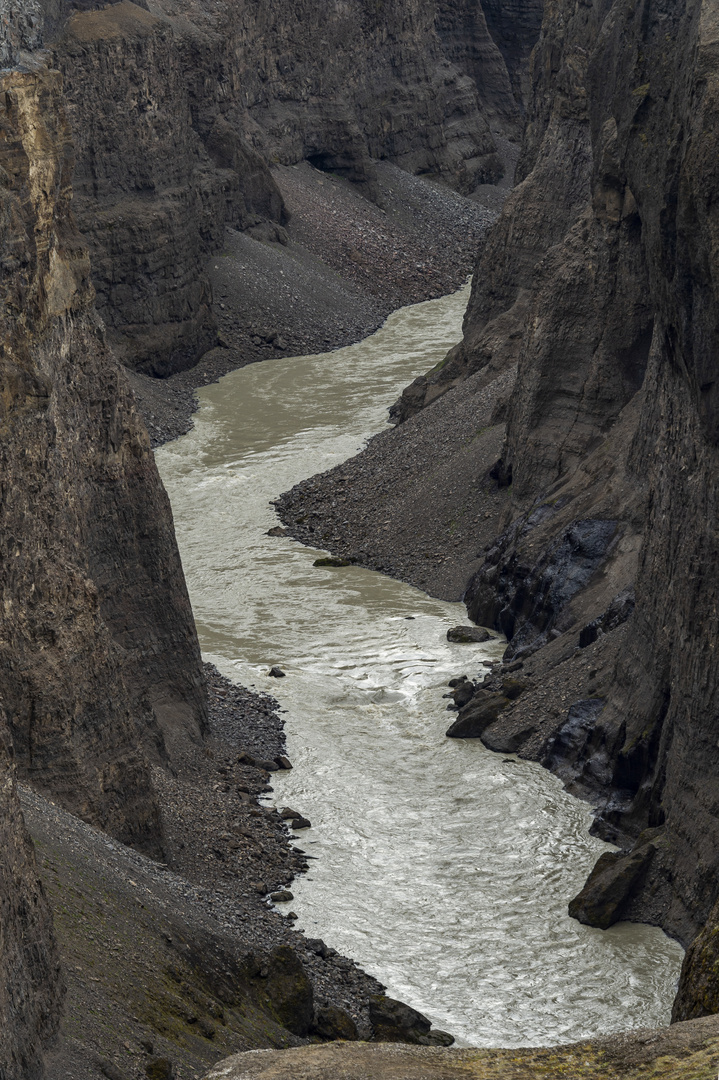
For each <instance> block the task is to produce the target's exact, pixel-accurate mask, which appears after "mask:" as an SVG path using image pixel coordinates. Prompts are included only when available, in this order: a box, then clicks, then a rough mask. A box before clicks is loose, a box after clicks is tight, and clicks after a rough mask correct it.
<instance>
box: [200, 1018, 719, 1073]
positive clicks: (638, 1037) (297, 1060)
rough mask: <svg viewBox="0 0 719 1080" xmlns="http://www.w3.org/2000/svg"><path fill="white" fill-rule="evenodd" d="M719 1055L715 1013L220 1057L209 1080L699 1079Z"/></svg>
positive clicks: (713, 1064) (310, 1047)
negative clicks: (570, 1033)
mask: <svg viewBox="0 0 719 1080" xmlns="http://www.w3.org/2000/svg"><path fill="white" fill-rule="evenodd" d="M718 1055H719V1033H718V1032H717V1020H716V1017H710V1018H707V1019H703V1020H694V1021H691V1022H690V1023H686V1024H675V1025H674V1026H673V1027H671V1028H665V1029H658V1030H656V1029H655V1030H651V1029H646V1028H645V1029H643V1030H639V1031H633V1032H629V1033H623V1034H621V1035H610V1036H608V1037H604V1038H601V1039H593V1040H591V1041H588V1042H582V1043H573V1044H570V1045H564V1046H555V1047H542V1048H540V1049H531V1048H527V1047H523V1048H521V1049H513V1050H496V1049H491V1050H490V1049H477V1048H476V1047H466V1048H461V1049H459V1048H455V1047H451V1048H449V1049H447V1048H444V1047H442V1048H440V1047H428V1046H397V1045H394V1046H393V1045H387V1044H385V1045H379V1046H375V1045H373V1044H372V1043H344V1044H343V1043H330V1044H329V1045H325V1046H302V1047H297V1048H295V1049H292V1050H282V1051H266V1052H264V1053H262V1054H236V1055H235V1056H234V1057H231V1058H226V1059H225V1060H224V1061H220V1062H218V1063H217V1065H215V1066H214V1067H213V1068H212V1069H210V1071H209V1072H208V1073H207V1075H206V1077H205V1080H295V1077H298V1076H302V1077H303V1080H325V1078H326V1077H330V1076H331V1077H342V1080H365V1078H366V1077H369V1076H371V1077H373V1078H375V1080H398V1078H400V1077H401V1078H402V1080H464V1078H465V1077H469V1078H473V1077H476V1078H477V1080H480V1078H481V1080H517V1078H518V1077H522V1080H535V1078H536V1080H539V1078H540V1077H546V1076H571V1077H582V1080H620V1078H621V1080H644V1078H645V1077H646V1078H648V1080H649V1078H651V1080H655V1078H656V1080H658V1078H659V1077H662V1078H664V1080H694V1077H699V1076H706V1077H710V1076H714V1073H715V1071H716V1062H717V1060H718Z"/></svg>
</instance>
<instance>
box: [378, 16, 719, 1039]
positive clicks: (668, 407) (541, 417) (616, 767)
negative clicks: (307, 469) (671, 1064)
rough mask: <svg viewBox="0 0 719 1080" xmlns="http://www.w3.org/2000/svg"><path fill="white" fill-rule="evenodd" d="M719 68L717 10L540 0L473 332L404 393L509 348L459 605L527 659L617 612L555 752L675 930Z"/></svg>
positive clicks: (709, 613) (682, 907) (413, 401)
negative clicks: (503, 423)
mask: <svg viewBox="0 0 719 1080" xmlns="http://www.w3.org/2000/svg"><path fill="white" fill-rule="evenodd" d="M718 76H719V23H718V22H717V18H716V12H715V10H714V6H713V5H712V4H710V3H708V2H702V0H688V2H683V0H663V2H661V3H657V4H650V3H642V4H638V5H635V4H631V5H626V4H623V3H619V2H616V3H609V2H607V0H594V2H593V3H589V4H587V3H581V4H579V3H575V2H574V0H560V2H557V3H552V4H549V5H547V7H546V10H545V16H544V23H543V28H542V34H541V38H540V41H539V44H538V46H537V48H536V50H535V52H534V55H533V64H532V81H533V98H532V104H531V107H530V111H529V116H528V124H527V130H526V134H525V140H524V146H523V151H522V155H521V159H520V165H519V176H520V183H519V184H518V186H517V187H516V189H515V190H514V192H513V193H512V195H511V196H510V198H509V199H508V201H507V204H506V207H505V210H504V212H503V215H502V217H501V219H500V221H499V222H498V224H497V226H496V227H495V228H494V230H493V231H492V233H491V234H490V236H489V239H488V241H487V243H486V245H485V247H484V250H483V252H482V253H481V257H480V261H479V265H478V270H477V273H476V275H475V280H474V287H473V293H472V300H471V303H470V306H469V310H468V313H467V318H466V322H465V333H464V340H463V342H462V344H461V346H460V347H459V348H458V349H457V350H455V351H454V353H453V354H451V355H450V357H449V359H448V362H447V363H446V364H445V365H444V367H443V368H442V369H441V370H440V371H438V372H435V373H433V374H431V375H430V376H429V377H428V379H426V380H425V381H424V383H420V384H418V385H415V387H414V388H412V389H410V391H408V392H406V393H405V395H404V399H403V401H402V403H401V404H400V408H399V412H400V418H401V417H402V416H403V415H410V414H411V413H412V412H413V411H416V409H417V408H418V407H421V406H422V405H423V404H426V403H427V402H428V401H430V400H431V399H432V398H433V397H435V396H437V395H438V394H441V393H445V392H446V391H447V390H448V389H449V388H451V386H452V385H456V383H457V382H458V381H461V380H462V379H464V378H466V376H467V375H468V374H469V373H472V372H475V371H481V370H486V371H487V372H488V373H489V372H491V371H492V369H493V365H494V366H496V367H500V366H501V365H502V364H504V363H506V362H507V359H508V357H509V358H511V357H512V356H514V357H516V358H517V359H518V365H519V366H518V376H517V382H516V386H515V390H514V393H513V396H512V399H511V403H510V408H509V417H508V426H507V438H506V443H505V447H504V451H503V454H502V457H501V459H500V460H499V461H498V462H497V463H496V465H495V467H494V469H493V470H492V477H493V478H494V480H495V482H496V484H497V485H498V486H500V487H501V486H505V487H508V486H509V485H511V509H510V511H509V512H508V513H507V515H506V516H505V522H504V524H505V529H504V532H503V533H502V534H501V535H500V537H499V538H498V540H496V541H495V543H494V544H493V545H492V546H491V548H490V550H489V552H488V554H487V559H486V562H485V565H484V566H483V567H482V568H481V569H480V571H479V572H478V574H477V575H476V576H475V578H474V579H473V581H472V583H471V584H470V590H469V594H468V601H469V610H470V613H471V614H472V616H473V617H474V618H475V619H476V620H477V621H479V622H483V623H487V624H493V625H495V626H496V627H498V628H502V629H503V630H505V631H506V632H507V634H508V636H509V637H510V655H511V654H514V655H515V656H516V657H517V658H520V659H521V658H522V657H524V658H527V657H529V656H530V655H533V654H534V653H535V652H536V649H537V648H538V647H539V646H540V645H542V644H544V643H545V642H547V641H548V640H552V634H554V635H555V636H556V635H560V634H563V633H568V632H569V631H571V632H572V633H575V632H576V633H578V631H579V630H580V629H582V624H578V623H577V622H576V619H577V615H576V611H575V612H574V614H572V610H571V603H570V601H572V598H573V597H575V596H576V595H577V594H578V593H580V592H582V591H584V593H585V594H586V595H587V596H589V597H590V599H591V603H589V602H588V603H589V607H588V608H587V607H586V605H585V609H584V612H583V618H584V619H586V622H587V629H586V633H585V634H584V639H583V640H581V639H578V640H577V645H580V644H581V645H582V646H587V645H588V644H589V643H590V642H591V641H593V640H595V639H596V638H597V635H599V636H600V637H601V636H602V634H610V633H611V632H612V631H613V629H614V628H615V627H616V626H619V625H620V624H622V625H625V631H624V632H623V634H622V642H623V646H622V648H621V649H619V648H617V649H616V650H615V655H614V659H613V660H612V666H613V674H612V678H611V685H610V686H609V688H608V691H607V694H606V698H602V701H605V702H606V703H605V704H604V705H603V707H601V708H598V709H597V708H594V709H592V710H589V711H587V710H585V713H586V715H584V714H583V716H584V719H583V720H582V723H581V724H579V723H577V724H575V725H574V727H573V728H572V731H571V738H570V737H569V734H570V733H569V727H567V737H566V738H564V740H563V741H562V740H561V739H560V740H559V742H557V741H556V740H555V741H554V743H553V745H554V749H555V751H556V752H555V753H554V756H553V757H552V755H551V754H550V757H549V759H548V760H551V763H552V764H553V765H554V766H555V767H561V770H562V775H563V777H564V778H565V780H566V781H567V782H568V783H571V784H572V787H573V790H575V791H577V792H579V793H584V794H585V795H587V796H588V797H591V798H592V799H594V800H595V801H597V802H599V803H600V806H601V810H600V815H599V820H598V824H597V826H596V828H597V829H598V831H599V832H600V833H601V834H602V835H604V836H606V837H607V838H608V839H612V840H614V841H616V842H618V843H619V844H620V845H622V846H624V847H625V849H626V848H629V847H631V845H632V844H633V843H634V842H636V848H635V854H634V855H631V854H630V855H628V856H626V859H627V860H631V859H632V858H634V859H635V862H636V861H637V857H636V853H637V852H640V851H644V852H645V854H647V856H649V855H652V856H653V858H651V860H650V859H649V857H647V858H646V859H644V858H643V857H642V859H639V862H641V863H642V867H643V871H642V875H641V876H637V875H634V877H633V878H632V889H633V896H634V899H633V901H632V905H633V906H632V907H631V911H632V913H633V914H634V915H635V916H636V915H641V914H642V912H645V913H648V914H650V916H651V918H653V919H655V920H658V921H660V922H661V923H662V924H663V925H664V926H666V927H667V928H668V929H669V930H670V931H671V932H673V933H675V934H677V935H678V936H679V937H680V938H681V939H682V940H684V941H690V940H691V939H692V938H693V937H694V935H695V934H696V933H697V931H698V930H699V929H700V927H701V926H702V924H703V922H704V920H705V919H706V918H707V916H708V915H709V913H710V911H711V908H712V905H713V903H714V901H715V899H716V893H717V887H716V878H717V869H718V864H717V851H718V850H719V825H718V821H719V818H718V816H717V807H718V805H719V803H718V799H719V787H718V786H717V782H716V775H717V770H718V769H719V749H718V748H717V727H716V717H717V712H718V709H719V693H718V687H717V674H716V673H717V665H716V662H715V660H714V652H715V651H716V643H717V625H716V608H717V600H718V599H719V597H718V596H717V585H716V567H717V563H718V560H719V550H718V549H717V539H716V537H717V506H716V498H715V486H716V476H717V469H718V468H719V458H718V457H717V453H718V451H717V446H719V435H718V432H719V412H718V411H717V401H718V400H719V397H718V395H719V390H717V386H719V383H718V382H717V370H718V367H717V365H718V363H719V361H718V360H717V357H718V356H719V342H718V341H717V326H718V325H719V320H718V318H717V316H718V314H719V312H718V310H717V284H716V282H717V267H718V266H719V263H718V262H717V254H716V244H715V235H716V230H717V220H716V215H717V211H716V190H717V184H718V183H719V179H718V178H717V165H716V162H717V134H716V132H717V125H716V119H717V101H718V94H719V78H718ZM632 585H634V587H635V597H636V606H634V595H632V596H631V600H630V593H629V592H625V593H622V588H625V589H630V588H631V586H632ZM620 594H621V595H623V596H624V598H625V600H626V603H624V604H622V603H620V602H619V601H620V600H621V596H620ZM613 596H616V597H617V603H616V604H615V607H616V612H615V614H616V613H617V612H619V615H618V616H617V618H616V619H613V617H612V615H611V611H612V610H613V609H612V608H611V601H612V598H613ZM572 602H573V601H572ZM620 609H621V611H620ZM605 616H606V618H605ZM563 619H564V621H562V620H563ZM627 620H628V622H627ZM590 624H591V625H590ZM577 652H578V653H579V650H577ZM600 704H601V702H600ZM570 711H571V710H570ZM590 713H591V715H590ZM570 720H571V717H570ZM563 722H564V720H562V723H563ZM567 723H568V724H569V726H570V727H571V724H570V723H569V721H567ZM520 743H521V740H520ZM558 748H560V749H561V752H558ZM547 752H548V751H547V748H546V747H545V749H544V750H542V749H541V748H537V747H536V746H535V747H533V749H532V750H531V754H532V755H533V756H535V755H538V756H540V757H542V756H543V755H544V754H546V753H547ZM647 845H651V852H649V849H648V847H647ZM649 864H650V865H649ZM627 866H628V862H627ZM647 866H648V867H649V868H648V869H647ZM619 876H621V875H620V874H619ZM618 879H619V878H618V876H617V874H615V875H614V880H615V884H616V881H617V880H618ZM597 887H599V886H597ZM715 921H716V920H715ZM712 925H713V924H712ZM713 933H714V931H713V930H712V929H709V930H706V931H705V932H704V935H707V934H709V935H710V939H711V940H710V939H706V940H705V937H704V936H703V937H702V938H700V939H699V943H698V945H697V947H696V948H695V949H694V950H693V951H692V952H691V953H690V954H689V958H688V961H687V966H686V969H685V977H684V980H683V985H682V989H681V991H680V997H679V1004H678V1006H677V1009H678V1011H677V1016H678V1017H679V1018H682V1017H687V1016H695V1015H700V1014H701V1013H702V1012H703V1011H707V1010H710V1009H714V1008H715V1007H716V1006H715V1004H714V1003H713V998H712V996H711V994H709V993H708V992H707V990H706V979H707V978H708V977H709V976H708V975H707V972H708V971H711V970H713V969H712V967H711V963H710V958H711V955H713V953H712V948H713V945H712V944H711V942H712V941H713V937H712V935H713ZM712 963H713V961H712ZM692 965H694V967H692ZM699 972H703V975H702V979H703V980H704V984H703V987H704V988H703V989H701V990H700V982H701V980H699V978H698V974H697V973H699ZM695 976H697V978H696V979H695ZM712 978H713V976H712ZM693 980H694V981H693Z"/></svg>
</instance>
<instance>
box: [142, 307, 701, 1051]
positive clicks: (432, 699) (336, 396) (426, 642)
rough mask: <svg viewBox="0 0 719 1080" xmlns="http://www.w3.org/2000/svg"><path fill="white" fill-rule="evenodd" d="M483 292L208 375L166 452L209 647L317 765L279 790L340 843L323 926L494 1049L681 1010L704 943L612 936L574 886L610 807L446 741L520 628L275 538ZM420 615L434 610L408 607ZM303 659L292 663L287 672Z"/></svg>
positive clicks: (309, 884)
mask: <svg viewBox="0 0 719 1080" xmlns="http://www.w3.org/2000/svg"><path fill="white" fill-rule="evenodd" d="M466 301H467V290H466V289H465V290H462V291H461V292H460V293H458V294H455V295H454V296H452V297H445V298H443V299H442V300H437V301H430V302H429V303H426V304H419V305H416V306H415V307H412V308H405V309H403V310H402V311H399V312H396V313H395V314H394V315H393V316H391V317H390V319H389V320H388V321H387V323H386V324H385V326H384V327H383V328H382V329H381V330H380V331H378V332H377V334H375V335H373V337H372V338H369V339H367V340H366V341H364V342H361V343H359V344H358V345H353V346H351V347H349V348H346V349H341V350H338V351H337V352H334V353H329V354H326V355H324V356H312V357H303V358H292V359H278V360H268V361H265V362H263V363H262V364H255V365H252V366H250V367H246V368H243V369H242V370H240V371H237V372H234V373H233V374H231V375H228V376H226V377H225V378H224V379H222V380H221V382H220V383H219V385H215V386H211V387H208V388H206V389H204V390H203V391H202V392H201V394H200V399H201V403H202V407H201V410H200V412H199V414H198V416H197V419H196V424H195V428H194V430H193V431H191V432H190V433H189V434H188V435H186V436H184V437H183V438H182V439H179V440H177V441H176V442H174V443H171V444H169V445H168V446H166V447H163V448H162V449H161V450H160V451H158V453H157V459H158V464H159V467H160V471H161V474H162V477H163V479H164V481H165V484H166V486H167V489H168V492H169V494H170V498H171V501H172V507H173V512H174V516H175V524H176V528H177V533H178V540H179V544H180V550H181V554H182V557H183V562H184V566H185V572H186V575H187V580H188V586H189V590H190V596H191V599H192V603H193V607H194V610H195V618H196V621H197V627H198V631H199V635H200V641H201V643H202V648H203V652H204V654H205V656H206V658H207V659H210V660H212V661H213V662H214V663H216V664H217V666H218V667H219V668H220V670H221V671H223V672H224V673H225V674H226V675H228V676H229V677H230V678H234V679H237V680H238V681H241V682H244V683H245V684H249V685H255V686H257V687H258V688H262V689H267V690H271V691H272V693H274V694H275V695H276V696H277V697H278V698H279V699H280V701H281V703H282V706H283V707H284V708H286V709H287V710H288V712H287V716H286V719H287V733H288V747H289V753H290V756H291V758H292V760H293V762H294V765H295V768H294V769H293V770H292V772H290V773H284V774H275V778H274V782H275V789H276V790H275V796H274V797H275V798H276V800H277V802H278V804H283V803H285V802H286V803H289V804H290V805H293V806H295V807H297V808H298V809H300V810H302V811H303V812H304V813H306V814H307V815H308V816H309V817H310V818H311V820H312V823H313V828H312V829H311V830H309V831H308V832H307V833H304V834H303V838H302V841H301V845H302V846H303V847H304V848H305V849H307V850H308V851H309V852H311V853H312V854H313V855H316V856H319V858H318V859H317V861H315V862H313V863H312V869H311V871H310V873H309V874H308V875H307V876H306V877H305V878H303V879H298V880H297V881H296V882H295V883H294V884H293V891H294V893H295V900H294V901H293V904H292V906H293V908H294V909H295V910H296V911H297V912H298V913H299V915H300V925H301V926H303V927H304V928H305V931H306V932H307V933H308V934H310V935H311V936H321V937H323V938H324V939H325V940H326V941H327V942H328V943H329V944H331V945H333V946H335V947H336V948H338V949H340V950H342V951H343V952H346V953H348V954H349V955H351V956H353V957H354V958H355V959H357V960H358V961H359V962H360V963H361V964H363V965H364V966H365V967H366V968H367V970H368V971H370V972H372V973H373V974H375V975H376V976H377V977H378V978H380V979H381V980H382V981H383V982H385V983H386V984H387V987H388V992H389V993H391V994H393V995H395V996H399V997H401V998H403V999H404V1000H406V1001H408V1002H410V1003H411V1004H413V1005H414V1006H415V1007H417V1008H419V1009H421V1010H422V1011H423V1012H425V1013H426V1014H427V1015H428V1016H430V1017H431V1018H432V1020H433V1021H434V1022H435V1023H436V1024H437V1025H438V1026H440V1027H442V1028H444V1029H446V1030H449V1031H452V1032H453V1033H454V1034H455V1035H457V1036H458V1037H459V1038H460V1039H461V1040H463V1041H466V1042H469V1043H474V1044H477V1045H483V1046H490V1045H495V1046H496V1045H504V1046H517V1045H531V1044H534V1045H541V1044H548V1043H552V1042H558V1041H569V1040H572V1039H578V1038H581V1037H584V1036H587V1035H592V1034H597V1033H599V1032H608V1031H615V1030H618V1029H621V1028H626V1027H632V1026H639V1025H653V1024H660V1023H666V1022H668V1019H669V1011H670V1006H671V1001H672V998H673V995H674V989H675V985H676V980H677V977H678V973H679V967H680V964H681V957H682V953H681V949H680V947H679V946H678V945H677V944H676V943H674V942H672V941H670V940H669V939H668V938H667V937H665V935H664V934H663V933H662V932H661V931H660V930H657V929H655V928H652V927H646V926H636V925H632V924H618V925H617V926H614V927H612V928H611V929H610V930H608V931H606V932H603V931H601V930H595V929H591V928H588V927H584V926H580V925H579V924H578V923H576V922H574V921H573V920H572V919H570V918H569V917H568V916H567V901H568V899H569V898H570V897H571V896H572V895H573V894H574V893H575V892H576V891H577V889H578V888H579V887H580V885H581V883H582V881H583V879H584V877H585V876H586V874H587V872H588V870H589V869H590V867H591V865H592V863H593V862H594V860H595V859H596V857H597V855H598V854H599V853H600V852H601V851H602V850H604V849H605V848H606V845H604V844H603V843H602V842H601V841H599V840H596V839H594V838H592V837H590V836H589V833H588V827H589V824H590V822H591V817H590V813H589V808H588V807H587V806H586V805H585V804H583V803H581V802H578V801H576V800H575V799H572V798H571V797H570V796H569V795H568V794H567V793H566V792H564V791H563V790H562V787H561V784H560V783H559V782H558V781H557V779H556V778H555V777H553V776H551V775H549V774H548V773H547V772H545V771H544V770H543V769H542V768H540V767H539V766H537V765H534V764H530V763H528V762H522V761H518V760H515V759H513V758H502V757H501V756H497V755H495V754H491V753H490V752H489V751H487V750H485V749H484V747H483V746H482V745H481V743H479V741H478V740H470V741H455V740H448V739H446V738H445V737H444V730H445V728H446V727H447V724H448V719H449V714H448V713H447V712H446V711H444V706H445V705H446V702H445V701H444V700H443V699H442V694H443V693H444V692H445V689H446V683H447V680H448V679H449V678H450V677H451V676H452V675H457V674H460V673H462V672H465V671H466V672H468V673H471V674H474V673H476V672H477V670H478V669H479V666H480V662H481V660H482V659H484V658H495V657H498V656H499V655H500V654H501V651H502V647H501V645H499V644H492V643H488V644H487V645H485V646H479V647H474V646H462V645H452V644H449V643H448V642H447V641H446V630H447V628H448V627H449V626H451V625H455V624H457V623H459V622H466V621H467V620H466V618H465V613H464V609H463V608H462V607H461V606H460V605H458V604H448V603H444V602H441V601H437V600H434V599H432V598H431V597H429V596H426V595H425V594H424V593H421V592H419V591H418V590H416V589H413V588H411V587H409V586H407V585H403V584H401V583H400V582H397V581H393V580H391V579H389V578H385V577H383V576H382V575H380V574H376V573H373V572H371V571H368V570H364V569H361V568H359V567H347V568H344V569H320V568H315V567H313V566H312V562H313V560H314V559H315V558H316V557H317V554H318V553H317V552H316V551H313V550H311V549H309V548H305V547H302V546H301V545H299V544H297V543H294V542H293V541H290V540H287V539H277V538H268V537H267V536H266V535H265V534H266V531H267V529H268V528H269V527H271V526H272V525H273V524H276V518H275V515H274V512H273V510H272V508H271V506H270V505H269V501H270V500H271V499H273V498H276V496H277V495H278V494H279V493H280V492H282V491H284V490H286V489H287V488H289V487H291V486H292V485H293V484H294V483H296V482H297V481H298V480H300V479H303V478H305V477H307V476H310V475H312V474H313V473H316V472H319V471H323V470H325V469H327V468H330V467H331V466H333V465H335V464H336V463H338V462H340V461H342V460H344V459H345V458H347V457H349V456H350V455H352V454H354V453H356V452H357V450H359V449H360V448H361V446H362V445H363V443H364V441H365V440H366V439H367V438H368V437H369V436H370V435H372V434H373V433H374V432H376V431H379V430H381V429H382V428H383V427H384V424H385V418H386V411H385V410H386V407H387V406H388V405H389V404H390V403H391V402H392V401H393V400H394V399H395V398H396V396H397V394H398V393H399V391H400V389H401V388H402V387H403V386H404V385H406V383H407V382H409V381H410V380H411V379H412V378H413V377H414V376H415V375H417V374H418V373H420V372H423V371H426V370H427V369H428V368H429V367H431V366H432V365H433V364H435V363H436V362H437V361H438V360H439V359H441V358H442V356H443V355H444V354H445V352H446V350H447V349H448V348H449V347H450V346H451V345H453V344H454V343H455V341H456V340H457V339H458V338H459V336H460V332H461V320H462V314H463V311H464V308H465V306H466ZM408 616H413V618H412V619H409V618H408ZM275 663H277V664H280V665H281V666H282V667H283V669H284V670H285V671H286V672H287V675H288V677H287V678H286V679H283V680H281V681H277V682H276V681H275V680H273V679H269V678H267V676H266V673H267V670H268V668H269V666H270V665H271V664H275Z"/></svg>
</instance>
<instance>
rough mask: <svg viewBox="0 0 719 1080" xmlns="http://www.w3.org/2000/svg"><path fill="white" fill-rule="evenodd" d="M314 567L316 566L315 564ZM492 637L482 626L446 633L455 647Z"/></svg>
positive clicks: (476, 642) (467, 627) (454, 629)
mask: <svg viewBox="0 0 719 1080" xmlns="http://www.w3.org/2000/svg"><path fill="white" fill-rule="evenodd" d="M315 565H316V564H315ZM491 637H492V635H491V634H490V633H489V631H488V630H485V629H484V627H482V626H453V627H452V629H451V630H448V631H447V641H451V642H453V643H454V644H455V645H469V644H475V645H481V644H482V643H483V642H485V641H489V640H490V639H491Z"/></svg>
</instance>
